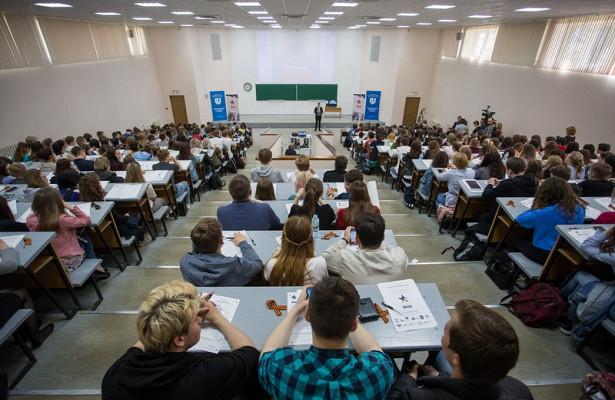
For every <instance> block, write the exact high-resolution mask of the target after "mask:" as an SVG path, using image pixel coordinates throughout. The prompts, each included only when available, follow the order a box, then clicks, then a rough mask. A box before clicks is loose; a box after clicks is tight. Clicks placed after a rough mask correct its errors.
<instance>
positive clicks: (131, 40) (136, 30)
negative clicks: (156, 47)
mask: <svg viewBox="0 0 615 400" xmlns="http://www.w3.org/2000/svg"><path fill="white" fill-rule="evenodd" d="M126 33H127V35H128V46H130V54H132V55H133V56H144V55H147V43H146V42H145V31H144V30H143V28H142V27H140V26H129V27H127V30H126Z"/></svg>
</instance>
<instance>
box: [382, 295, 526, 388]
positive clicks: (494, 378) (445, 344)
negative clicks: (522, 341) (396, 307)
mask: <svg viewBox="0 0 615 400" xmlns="http://www.w3.org/2000/svg"><path fill="white" fill-rule="evenodd" d="M455 311H456V312H455V314H453V316H452V317H451V319H450V320H449V321H448V323H447V324H446V326H445V327H444V334H443V335H442V353H443V354H444V356H445V357H446V360H447V361H448V362H449V363H450V365H451V367H452V373H451V374H450V375H449V374H448V373H442V372H438V371H437V370H436V369H435V368H433V367H431V366H429V365H419V364H416V363H413V362H410V364H409V367H408V368H407V369H408V370H407V371H402V373H401V374H400V375H399V377H398V378H397V380H396V381H395V383H394V384H393V387H392V388H391V391H390V392H389V396H388V399H390V400H440V399H441V400H449V399H450V400H458V399H459V400H461V399H481V400H513V399H514V400H531V399H532V398H533V397H532V394H531V393H530V391H529V389H528V388H527V387H526V386H525V385H524V384H523V383H522V382H520V381H518V380H517V379H515V378H512V377H510V376H507V374H508V371H510V370H511V369H512V368H513V367H514V366H515V364H516V362H517V358H518V357H519V339H518V338H517V334H516V333H515V330H514V329H513V327H512V326H511V325H510V324H509V323H508V321H506V320H505V319H504V318H503V317H502V316H500V315H499V314H497V313H496V312H495V311H493V310H490V309H488V308H486V307H485V306H483V305H482V304H480V303H478V302H477V301H474V300H460V301H458V302H457V304H455Z"/></svg>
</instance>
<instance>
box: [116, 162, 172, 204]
mask: <svg viewBox="0 0 615 400" xmlns="http://www.w3.org/2000/svg"><path fill="white" fill-rule="evenodd" d="M126 183H147V181H146V180H145V177H144V176H143V171H142V170H141V164H139V163H138V162H136V161H135V162H132V163H129V164H128V165H127V166H126ZM145 194H146V195H147V201H149V206H150V207H151V208H152V213H155V212H156V211H158V210H160V208H161V207H162V206H165V205H166V204H167V202H166V200H165V199H163V198H162V197H157V196H156V191H155V190H154V188H153V187H152V185H151V184H149V183H148V184H147V191H146V192H145Z"/></svg>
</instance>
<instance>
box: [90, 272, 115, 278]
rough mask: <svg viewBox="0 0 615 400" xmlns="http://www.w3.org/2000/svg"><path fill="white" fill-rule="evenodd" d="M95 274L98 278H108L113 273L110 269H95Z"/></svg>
mask: <svg viewBox="0 0 615 400" xmlns="http://www.w3.org/2000/svg"><path fill="white" fill-rule="evenodd" d="M94 276H95V277H96V278H98V279H107V278H109V277H110V276H111V273H110V272H108V271H99V270H96V271H94Z"/></svg>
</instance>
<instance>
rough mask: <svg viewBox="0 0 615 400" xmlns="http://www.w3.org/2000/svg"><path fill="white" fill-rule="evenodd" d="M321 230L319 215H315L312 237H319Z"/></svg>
mask: <svg viewBox="0 0 615 400" xmlns="http://www.w3.org/2000/svg"><path fill="white" fill-rule="evenodd" d="M319 230H320V220H319V219H318V215H316V214H314V216H313V217H312V236H313V237H314V238H317V237H318V231H319Z"/></svg>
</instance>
